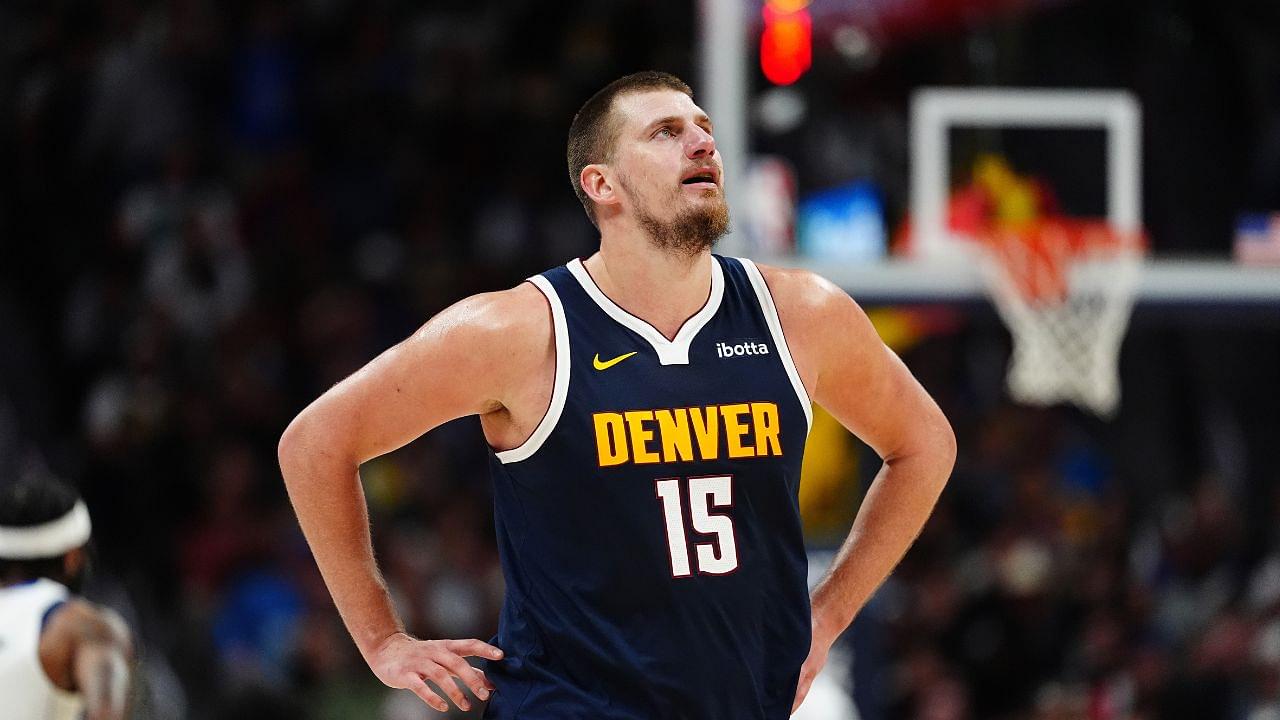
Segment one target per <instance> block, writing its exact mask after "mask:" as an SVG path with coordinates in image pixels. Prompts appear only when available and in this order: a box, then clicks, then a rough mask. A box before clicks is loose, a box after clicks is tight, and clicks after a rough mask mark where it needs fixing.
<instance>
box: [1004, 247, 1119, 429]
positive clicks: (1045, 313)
mask: <svg viewBox="0 0 1280 720" xmlns="http://www.w3.org/2000/svg"><path fill="white" fill-rule="evenodd" d="M1142 265H1143V255H1142V249H1141V243H1140V242H1138V241H1136V240H1135V241H1131V242H1123V241H1118V242H1108V243H1095V244H1092V245H1088V246H1086V249H1084V250H1073V249H1072V248H1071V246H1070V245H1069V244H1068V242H1067V241H1066V239H1065V238H1064V237H1060V236H1057V235H1054V234H1048V235H1047V236H1042V237H1041V238H1040V242H1039V243H1036V244H1033V243H1024V242H1018V241H1016V240H1014V241H1007V239H1006V241H1004V242H999V243H998V244H995V245H990V246H987V249H986V251H985V252H983V262H982V266H983V275H984V278H985V281H986V284H987V289H988V292H989V293H990V295H991V298H992V300H993V302H994V303H995V306H996V310H997V311H998V312H999V314H1000V317H1001V318H1002V319H1003V320H1004V323H1005V324H1006V325H1007V326H1008V328H1009V331H1010V333H1011V334H1012V335H1013V355H1012V357H1011V359H1010V362H1009V372H1008V378H1007V383H1008V388H1009V394H1010V395H1011V396H1012V397H1013V399H1014V400H1015V401H1017V402H1021V403H1026V404H1031V405H1052V404H1055V403H1059V402H1071V403H1075V404H1076V405H1078V406H1080V407H1082V408H1085V409H1087V410H1091V411H1092V412H1094V413H1095V414H1097V415H1099V416H1101V417H1104V418H1106V417H1111V416H1113V415H1114V414H1115V412H1116V410H1117V409H1118V408H1119V405H1120V372H1119V361H1120V345H1121V343H1122V342H1123V340H1124V335H1125V331H1126V329H1127V328H1128V326H1129V317H1130V315H1131V313H1132V310H1133V303H1134V298H1135V296H1136V294H1137V290H1138V284H1139V282H1140V279H1141V272H1142Z"/></svg>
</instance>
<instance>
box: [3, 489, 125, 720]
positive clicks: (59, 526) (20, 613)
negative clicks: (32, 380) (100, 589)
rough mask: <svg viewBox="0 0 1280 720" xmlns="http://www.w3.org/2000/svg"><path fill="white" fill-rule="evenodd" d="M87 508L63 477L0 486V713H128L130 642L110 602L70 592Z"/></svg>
mask: <svg viewBox="0 0 1280 720" xmlns="http://www.w3.org/2000/svg"><path fill="white" fill-rule="evenodd" d="M89 530H90V528H89V513H88V511H87V510H86V509H85V506H84V502H82V501H81V500H80V499H79V498H78V497H77V496H76V494H75V492H74V491H72V490H71V489H70V488H68V487H67V486H66V485H63V484H62V483H60V482H57V481H54V480H40V481H32V480H20V481H17V482H13V483H10V484H8V485H7V486H5V487H3V488H0V716H3V717H5V718H13V719H14V720H75V719H78V718H80V717H82V715H81V713H83V717H85V718H87V720H116V719H117V718H123V717H125V705H126V698H127V694H128V688H129V683H130V672H131V671H130V662H131V657H132V653H133V650H132V643H131V640H130V636H129V631H128V629H127V628H126V627H125V624H124V622H123V621H122V620H121V619H120V617H119V616H118V615H116V614H115V613H114V612H112V611H111V610H108V609H107V608H103V607H99V606H97V605H94V604H92V603H89V602H86V601H85V600H82V599H79V598H75V597H72V595H71V591H70V590H69V589H68V587H69V586H72V587H74V586H75V585H76V584H77V583H78V581H79V578H80V576H81V573H82V571H83V569H84V562H85V553H84V545H85V543H86V542H88V541H89Z"/></svg>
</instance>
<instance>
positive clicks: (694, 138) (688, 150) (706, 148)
mask: <svg viewBox="0 0 1280 720" xmlns="http://www.w3.org/2000/svg"><path fill="white" fill-rule="evenodd" d="M688 138H689V142H688V144H687V145H686V146H685V154H687V155H688V156H689V158H691V159H693V158H704V157H710V156H712V155H714V154H715V153H716V139H715V138H714V137H712V136H711V133H709V132H707V131H706V130H703V129H702V128H701V127H698V126H697V125H694V126H693V130H692V132H690V133H689V134H688Z"/></svg>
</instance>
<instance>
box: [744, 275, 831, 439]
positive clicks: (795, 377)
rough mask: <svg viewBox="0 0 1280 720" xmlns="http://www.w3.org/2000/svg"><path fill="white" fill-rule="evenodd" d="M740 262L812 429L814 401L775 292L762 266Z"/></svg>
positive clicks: (809, 427)
mask: <svg viewBox="0 0 1280 720" xmlns="http://www.w3.org/2000/svg"><path fill="white" fill-rule="evenodd" d="M738 262H740V263H742V267H743V269H745V270H746V271H747V278H749V279H750V280H751V287H753V288H755V291H756V299H757V300H759V301H760V309H761V310H762V311H764V321H765V324H767V325H768V326H769V333H770V334H771V335H773V343H774V344H775V345H777V346H778V357H780V358H782V367H783V368H785V369H786V371H787V377H789V378H791V387H792V388H793V389H795V391H796V397H797V398H799V400H800V407H802V408H804V420H805V423H806V425H807V426H808V429H809V430H812V429H813V403H812V401H810V400H809V393H808V391H806V390H805V389H804V382H803V381H801V380H800V371H799V370H796V363H795V360H793V359H792V358H791V349H790V348H789V347H787V339H786V337H784V336H783V334H782V321H781V320H779V319H778V307H777V306H776V305H774V304H773V294H772V293H770V292H769V285H768V284H767V283H765V281H764V276H763V275H761V274H760V268H758V267H756V264H755V263H754V262H752V261H751V260H748V259H747V258H744V257H740V258H738ZM806 432H807V431H806Z"/></svg>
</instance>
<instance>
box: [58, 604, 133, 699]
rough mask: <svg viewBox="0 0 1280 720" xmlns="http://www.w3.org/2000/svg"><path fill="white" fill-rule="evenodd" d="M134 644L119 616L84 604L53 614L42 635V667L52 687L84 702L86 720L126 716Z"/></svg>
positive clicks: (70, 606) (71, 605) (73, 605)
mask: <svg viewBox="0 0 1280 720" xmlns="http://www.w3.org/2000/svg"><path fill="white" fill-rule="evenodd" d="M132 659H133V643H132V641H131V639H130V636H129V630H128V628H127V627H126V626H125V624H124V621H123V620H121V619H120V616H119V615H117V614H115V613H114V612H112V611H111V610H108V609H106V608H101V607H98V606H95V605H93V604H91V603H88V602H85V601H83V600H72V601H70V602H68V603H66V604H65V605H63V606H62V607H61V608H59V609H57V610H56V611H54V613H53V615H52V616H51V617H50V618H49V623H48V625H47V626H46V627H45V629H44V632H42V633H41V635H40V664H41V665H42V666H43V667H44V671H45V674H46V675H48V676H49V679H50V680H52V681H53V684H54V685H56V686H58V687H60V688H62V689H63V690H67V691H70V692H78V693H80V696H81V697H82V698H84V702H85V717H86V719H87V720H118V719H119V718H123V717H124V716H125V709H126V705H127V700H128V695H129V685H130V675H131V671H130V666H131V662H132Z"/></svg>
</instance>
